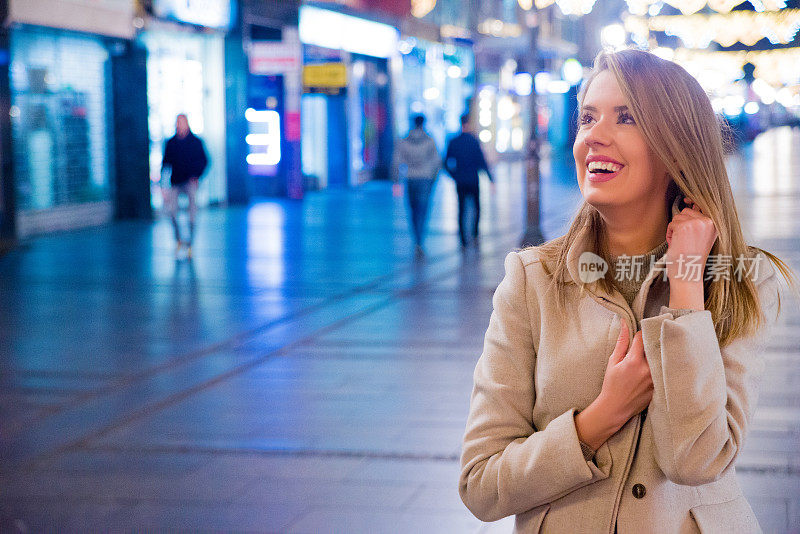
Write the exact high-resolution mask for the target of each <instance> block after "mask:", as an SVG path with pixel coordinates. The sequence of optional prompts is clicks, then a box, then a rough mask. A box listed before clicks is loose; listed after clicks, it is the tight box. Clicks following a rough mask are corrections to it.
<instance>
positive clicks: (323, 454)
mask: <svg viewBox="0 0 800 534" xmlns="http://www.w3.org/2000/svg"><path fill="white" fill-rule="evenodd" d="M81 452H100V453H121V454H198V455H208V456H220V457H222V456H254V457H299V458H367V459H377V460H401V461H436V462H458V461H459V460H460V458H461V457H460V455H458V454H420V453H413V452H392V451H378V450H370V449H312V448H307V447H298V448H289V447H285V448H256V447H236V448H232V447H198V446H196V445H192V446H188V445H186V446H182V445H157V446H146V447H116V446H109V445H102V446H90V447H86V448H83V449H81Z"/></svg>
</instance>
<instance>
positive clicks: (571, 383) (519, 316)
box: [459, 207, 777, 534]
mask: <svg viewBox="0 0 800 534" xmlns="http://www.w3.org/2000/svg"><path fill="white" fill-rule="evenodd" d="M676 211H677V207H673V213H675V212H676ZM585 237H586V233H585V232H584V233H583V234H582V237H581V238H580V239H578V240H577V241H576V242H575V244H574V246H573V247H572V248H571V249H570V251H569V262H568V269H569V272H570V275H571V276H572V278H573V280H578V270H577V269H578V257H579V256H580V254H581V252H583V250H584V249H585V247H586V244H585V243H586V240H585ZM759 255H760V257H761V260H760V263H759V272H758V277H757V279H756V285H757V287H758V291H759V296H760V298H761V301H762V305H763V307H764V312H765V315H766V316H767V318H768V320H771V321H774V317H775V314H776V305H777V279H776V276H775V271H774V269H773V268H772V266H771V264H770V262H769V261H768V260H767V258H766V257H765V256H764V255H763V254H760V253H759ZM663 259H664V258H663V257H662V258H661V259H660V260H659V261H658V262H656V264H655V266H654V268H653V270H651V272H650V274H649V275H648V277H647V278H646V280H645V282H644V284H643V285H642V289H641V290H640V292H639V293H638V295H637V296H636V299H635V300H634V302H633V310H631V307H630V306H628V304H627V303H626V302H625V299H624V298H622V296H621V295H620V294H619V293H618V292H615V294H614V295H608V294H602V293H601V292H600V290H599V289H597V288H596V287H595V286H596V284H592V285H590V286H589V291H588V292H587V293H586V294H585V295H584V296H583V297H582V298H581V297H579V292H578V288H577V287H576V286H575V285H572V284H571V285H569V286H568V287H567V288H565V289H564V291H566V292H567V294H566V297H567V309H569V310H571V311H570V312H569V313H568V314H567V317H563V316H561V315H559V314H558V313H557V312H556V309H555V305H554V302H555V296H554V295H552V294H548V293H547V291H546V289H547V286H548V278H547V275H546V274H545V272H544V270H543V269H542V266H541V264H540V262H539V261H538V259H537V249H536V248H532V249H527V250H523V251H521V252H512V253H510V254H509V255H508V256H507V257H506V260H505V270H506V275H505V278H504V279H503V281H502V282H501V283H500V285H499V287H498V288H497V291H496V292H495V295H494V299H493V304H494V311H493V313H492V316H491V319H490V321H489V328H488V330H487V331H486V337H485V341H484V349H483V354H482V355H481V357H480V359H479V360H478V364H477V367H476V368H475V375H474V380H475V386H474V389H473V392H472V399H471V405H470V413H469V418H468V421H467V427H466V433H465V436H464V443H463V451H462V456H461V465H462V470H461V477H460V484H459V492H460V494H461V498H462V500H463V501H464V503H465V504H466V505H467V507H468V508H469V509H470V510H471V511H472V512H473V513H474V514H475V515H476V516H477V517H478V518H480V519H482V520H484V521H494V520H497V519H500V518H502V517H505V516H508V515H512V514H516V516H517V517H516V529H515V530H516V532H523V533H536V532H553V533H562V532H563V533H567V532H569V533H580V532H607V533H613V532H614V526H615V523H616V525H617V530H618V532H619V533H620V534H628V533H641V532H664V533H685V532H686V533H688V532H702V533H704V534H707V533H725V534H730V533H736V532H748V533H749V532H760V528H759V526H758V522H757V520H756V518H755V516H754V515H753V512H752V510H751V509H750V506H749V505H748V503H747V501H746V500H745V498H744V497H743V496H742V491H741V488H740V487H739V484H738V482H737V480H736V474H735V469H734V467H733V464H734V461H735V460H736V457H737V455H738V453H739V451H740V450H741V448H742V445H743V443H744V439H745V436H746V435H747V430H748V424H749V423H750V420H751V417H752V414H753V410H754V408H755V404H756V398H757V394H758V384H759V379H760V376H761V374H762V370H763V367H764V360H763V354H762V353H763V346H764V342H765V339H766V336H767V335H768V328H766V329H762V330H761V332H760V333H759V334H758V335H757V336H756V337H755V338H747V339H739V340H737V341H735V342H733V343H732V344H730V345H729V346H728V347H725V348H723V349H720V346H719V342H718V340H717V336H716V334H715V331H714V325H713V322H712V319H711V312H709V311H693V312H690V311H687V310H673V309H670V308H668V307H667V306H666V305H667V304H668V302H669V285H668V283H667V282H666V281H664V280H662V278H661V276H660V275H659V276H656V274H655V273H656V271H655V267H656V266H658V265H661V266H662V267H663V265H664V264H663ZM622 317H624V318H627V321H628V324H629V325H635V326H636V329H637V330H638V329H641V330H642V334H643V340H644V350H645V355H646V358H647V361H648V363H649V365H650V373H651V375H652V378H653V384H654V392H653V399H652V401H651V403H650V406H649V408H648V410H647V415H646V416H642V415H637V416H636V417H633V418H631V419H630V420H629V421H628V422H627V423H626V424H625V426H623V427H622V429H620V430H619V431H618V432H617V433H616V434H615V435H614V436H612V437H611V438H610V439H609V440H608V441H607V442H606V443H604V444H603V445H602V446H601V447H600V448H599V449H598V450H597V453H596V454H595V457H594V460H593V461H589V462H587V461H586V460H585V459H584V456H583V454H582V452H581V447H580V443H579V441H578V435H577V431H576V429H575V419H574V414H575V413H576V410H581V409H583V408H585V407H586V406H588V405H589V404H590V403H591V402H592V401H593V400H594V399H595V397H597V395H598V394H599V393H600V389H601V387H602V384H603V377H604V373H605V369H606V365H607V363H608V357H609V356H610V355H611V353H612V351H613V349H614V345H615V343H616V340H617V336H618V334H619V329H620V324H621V323H620V318H622ZM643 318H644V319H643ZM633 334H634V329H633V328H632V327H631V328H630V339H633ZM634 485H641V486H644V488H642V487H641V486H637V490H634V489H633V487H634ZM642 489H644V495H643V496H642V495H641V494H642V491H641V490H642ZM635 493H637V494H638V495H639V497H636V496H634V494H635Z"/></svg>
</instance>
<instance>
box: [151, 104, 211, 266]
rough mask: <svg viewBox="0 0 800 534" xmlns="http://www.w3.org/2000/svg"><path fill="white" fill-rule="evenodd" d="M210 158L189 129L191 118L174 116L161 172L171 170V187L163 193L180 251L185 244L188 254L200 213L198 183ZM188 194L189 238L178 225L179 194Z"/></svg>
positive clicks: (190, 251)
mask: <svg viewBox="0 0 800 534" xmlns="http://www.w3.org/2000/svg"><path fill="white" fill-rule="evenodd" d="M207 165H208V157H207V156H206V151H205V148H203V142H202V141H201V140H200V138H198V137H197V136H196V135H194V134H193V133H192V131H191V130H190V129H189V120H188V119H187V118H186V115H184V114H183V113H181V114H180V115H178V117H177V118H176V119H175V135H174V136H173V137H172V138H170V139H169V141H167V144H166V146H165V147H164V158H163V160H162V162H161V169H162V172H163V170H164V169H165V168H167V167H169V169H170V186H171V187H170V188H169V190H168V191H167V194H166V195H164V200H165V203H166V205H167V209H168V210H169V214H170V218H171V219H172V226H173V227H174V228H175V240H176V241H177V243H178V245H177V247H178V248H177V253H178V254H180V252H181V249H182V248H183V247H185V248H186V255H187V256H188V257H191V255H192V239H193V238H194V221H195V215H196V213H197V203H196V197H197V186H198V183H199V182H200V176H202V174H203V172H204V171H205V170H206V166H207ZM179 195H186V196H187V197H188V199H189V239H188V240H187V241H185V242H184V241H183V239H181V231H180V227H179V226H178V196H179Z"/></svg>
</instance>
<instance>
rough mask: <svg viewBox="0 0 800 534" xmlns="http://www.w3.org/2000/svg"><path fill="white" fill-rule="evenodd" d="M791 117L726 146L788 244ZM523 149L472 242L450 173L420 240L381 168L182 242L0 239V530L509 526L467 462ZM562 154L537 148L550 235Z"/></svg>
mask: <svg viewBox="0 0 800 534" xmlns="http://www.w3.org/2000/svg"><path fill="white" fill-rule="evenodd" d="M787 139H788V141H787ZM798 141H800V139H798V135H797V133H796V131H795V132H790V131H788V130H781V131H777V132H771V133H770V134H769V135H768V136H764V137H763V138H759V140H757V142H756V143H755V144H754V146H753V147H752V148H751V149H748V151H746V152H745V153H743V154H741V155H737V156H734V157H732V158H731V162H730V164H731V170H732V179H733V181H734V183H735V184H736V187H737V194H738V195H739V210H740V213H741V216H742V218H743V220H744V222H745V227H746V235H747V236H748V238H749V240H750V241H751V242H753V243H755V244H758V245H760V246H762V247H764V248H766V249H768V250H770V251H772V252H774V253H776V254H778V255H779V256H780V257H782V258H784V259H785V260H787V261H789V262H790V263H791V264H792V265H793V266H794V267H795V268H798V267H800V238H798V235H800V233H799V232H798V230H800V222H799V221H800V204H798V202H797V201H798V199H800V196H798V191H799V190H800V188H799V187H798V181H800V173H798V170H800V165H798V156H797V147H800V142H798ZM788 142H794V148H793V149H792V150H788V149H786V146H787V143H788ZM558 161H561V160H558ZM764 162H769V165H771V166H772V167H770V169H771V170H769V171H768V172H766V173H764V172H763V169H764V165H765V163H764ZM522 170H523V167H522V165H521V164H519V163H512V164H502V165H499V166H498V168H497V170H496V171H495V175H496V176H497V177H498V182H499V183H498V187H497V190H496V192H495V193H494V194H493V195H490V194H489V192H488V189H487V190H486V191H485V192H486V194H485V198H484V201H485V204H484V212H483V213H484V217H483V222H482V227H481V233H482V240H481V244H480V246H479V248H477V249H471V250H468V251H467V252H466V253H464V254H462V253H461V252H460V251H459V249H458V246H457V237H456V233H455V232H456V225H455V210H456V206H455V198H454V191H453V187H452V184H451V182H450V181H449V180H447V179H443V180H441V181H440V182H439V185H438V186H437V192H436V200H435V205H434V213H435V215H434V218H433V220H432V232H431V235H430V237H429V240H428V242H427V244H426V248H427V249H428V254H427V256H426V257H425V258H424V259H421V260H415V259H414V256H413V246H412V243H411V241H410V238H409V232H408V230H407V223H406V219H405V211H404V207H403V204H402V202H401V200H400V199H396V198H392V197H391V194H390V191H389V188H387V187H385V185H383V184H368V185H367V186H365V187H363V188H361V189H358V190H355V191H328V192H323V193H314V194H310V195H308V196H307V198H306V199H305V201H303V202H302V203H299V202H290V201H269V202H263V203H259V204H255V205H253V206H252V207H250V208H249V209H243V208H231V209H210V210H207V211H205V212H203V213H202V215H201V221H200V224H199V232H198V239H197V243H196V246H195V257H194V259H193V260H192V261H191V262H189V261H176V260H175V257H174V249H173V244H172V241H171V231H170V228H169V226H168V225H167V224H166V223H165V222H164V221H159V222H157V223H155V224H152V225H151V224H144V223H138V222H126V223H118V224H114V225H111V226H108V227H106V228H101V229H93V230H86V231H81V232H74V233H69V234H62V235H58V236H51V237H44V238H39V239H36V240H33V241H31V242H29V243H27V244H25V245H24V246H23V247H20V248H19V249H17V250H15V251H13V252H11V253H10V254H8V255H6V256H5V257H3V258H0V336H2V338H1V339H2V344H0V347H2V348H1V349H0V350H2V353H1V354H2V358H1V359H0V386H1V387H0V414H2V419H1V420H0V531H4V532H7V531H11V532H15V531H30V532H40V531H59V532H64V531H88V530H92V531H95V530H101V531H132V530H142V529H150V530H153V529H157V530H190V531H237V532H238V531H258V532H302V533H305V532H308V533H311V532H359V533H360V532H370V533H372V532H426V533H438V532H443V533H444V532H447V533H451V532H458V533H461V532H510V530H511V521H510V520H509V519H506V520H503V521H500V522H498V523H493V524H487V523H482V522H480V521H478V520H477V519H475V518H473V517H472V516H471V515H470V513H469V512H468V511H467V510H466V509H465V508H464V507H463V505H462V504H461V502H460V500H459V497H458V493H457V479H458V472H459V469H458V454H459V451H460V442H461V435H462V432H463V426H464V420H465V417H466V414H467V410H468V402H469V393H470V390H471V386H472V370H473V367H474V364H475V361H476V359H477V357H478V356H479V354H480V350H481V345H482V338H483V333H484V331H485V328H486V325H487V322H488V317H489V313H490V311H491V295H492V292H493V290H494V288H495V287H496V285H497V283H498V282H499V281H500V279H501V277H502V274H503V267H502V263H503V258H504V256H505V253H506V252H507V251H508V250H511V249H513V248H514V247H515V246H517V244H518V243H517V238H518V236H519V235H520V232H521V229H522V202H521V201H522V182H521V179H520V177H521V174H522ZM572 173H574V170H572V169H571V168H570V167H569V165H564V164H561V165H556V160H554V162H553V164H552V166H548V167H547V171H546V172H545V177H544V179H543V182H544V183H543V197H544V199H543V219H544V221H543V229H544V233H545V235H546V236H547V237H554V236H556V235H559V233H560V232H561V231H562V230H563V225H564V224H565V223H566V221H568V220H569V218H570V216H571V214H572V213H573V211H574V209H575V206H576V205H577V204H576V203H577V200H578V199H579V196H580V195H579V192H578V190H577V187H576V186H575V185H574V174H572ZM798 324H800V313H799V312H798V308H797V302H796V301H795V300H793V299H792V298H791V296H790V295H789V294H788V293H787V298H786V300H785V301H784V314H783V318H782V321H781V324H780V326H779V328H778V330H777V331H776V335H775V336H774V338H773V339H772V341H771V342H770V347H769V349H768V354H767V356H768V362H769V365H768V369H767V372H766V376H765V379H764V385H763V387H762V393H761V401H760V405H759V410H758V413H757V416H756V421H755V423H754V425H753V431H752V432H751V435H750V439H749V441H748V443H747V446H746V449H745V451H743V453H742V455H741V460H740V461H739V464H738V465H739V472H740V473H741V477H740V478H741V480H742V484H743V487H744V489H745V492H746V494H747V496H748V498H749V499H750V501H751V503H752V504H753V507H754V509H755V510H756V512H757V514H758V515H759V518H760V520H761V522H762V526H763V527H764V530H765V531H766V532H792V531H794V532H797V531H798V526H799V525H800V460H799V459H798V458H800V394H798V388H797V386H796V384H797V383H798V380H800V359H798V358H800V348H798V346H800V334H799V333H798V328H797V327H798Z"/></svg>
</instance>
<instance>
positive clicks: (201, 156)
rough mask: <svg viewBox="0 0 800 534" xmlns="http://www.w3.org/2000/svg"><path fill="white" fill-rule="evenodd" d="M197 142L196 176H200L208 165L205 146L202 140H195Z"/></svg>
mask: <svg viewBox="0 0 800 534" xmlns="http://www.w3.org/2000/svg"><path fill="white" fill-rule="evenodd" d="M197 144H198V153H197V158H198V162H197V178H200V177H201V176H202V175H203V173H204V172H206V168H207V167H208V153H207V152H206V147H205V146H204V145H203V142H202V141H200V140H199V139H198V140H197Z"/></svg>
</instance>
